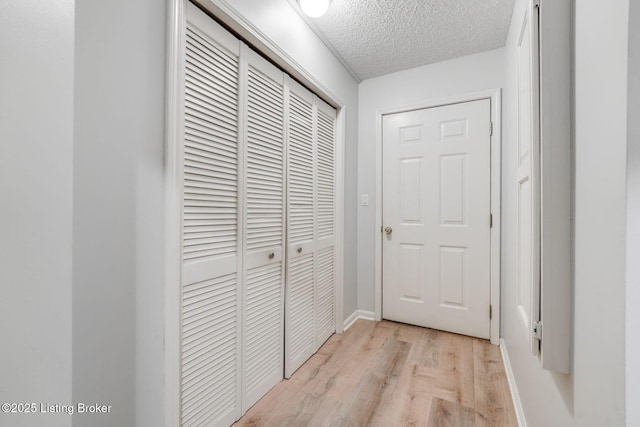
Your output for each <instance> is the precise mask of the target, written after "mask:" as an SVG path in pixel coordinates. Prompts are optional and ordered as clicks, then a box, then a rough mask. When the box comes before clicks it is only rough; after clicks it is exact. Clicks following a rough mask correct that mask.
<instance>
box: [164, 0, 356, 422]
mask: <svg viewBox="0 0 640 427" xmlns="http://www.w3.org/2000/svg"><path fill="white" fill-rule="evenodd" d="M185 1H186V0H169V1H168V2H167V47H166V52H167V57H166V77H167V78H166V82H165V87H166V94H167V95H166V98H165V102H166V105H165V111H166V118H165V130H166V134H165V163H164V164H165V169H164V179H165V188H164V195H165V205H164V206H165V212H164V215H165V221H164V222H165V226H164V232H165V244H164V254H165V269H164V275H165V277H164V290H165V292H164V298H165V300H164V308H165V313H164V326H165V328H164V358H165V360H164V373H165V378H164V402H165V407H164V412H165V417H164V418H165V426H167V427H169V426H176V425H179V424H180V402H179V398H180V283H181V276H182V261H181V238H182V234H181V229H180V227H181V223H182V212H181V208H182V189H181V188H178V186H177V182H178V180H179V179H181V177H182V168H181V166H180V162H181V152H180V149H181V147H182V144H183V141H182V139H183V136H182V126H181V125H180V124H179V123H178V120H181V118H182V116H183V109H182V107H181V106H180V105H181V102H182V101H181V100H182V98H183V96H184V83H183V81H184V70H183V69H182V68H181V64H182V59H183V58H184V55H185V52H184V50H185V49H184V40H183V38H184V37H183V36H182V34H183V33H184V31H185V24H186V11H185V7H184V5H185ZM194 2H195V3H198V4H199V5H200V6H202V7H203V8H204V9H206V10H207V11H209V12H210V13H211V14H213V15H215V16H216V17H217V18H218V19H219V20H220V21H221V22H223V23H224V24H225V25H226V26H228V27H229V28H231V29H232V30H233V31H235V32H236V33H237V34H239V35H240V36H241V37H243V38H244V39H245V40H247V41H248V42H249V43H250V44H251V45H253V46H254V47H255V48H256V49H258V50H259V51H260V52H261V53H263V54H264V55H265V56H267V57H268V58H269V59H270V60H271V61H272V62H274V63H275V64H277V65H278V66H279V67H280V68H282V69H283V70H284V71H285V72H287V73H289V74H290V75H291V76H293V77H295V78H296V79H298V81H300V82H302V83H303V84H304V85H306V86H307V88H309V89H310V90H311V91H312V92H314V93H316V94H317V95H319V96H320V97H322V98H323V99H324V100H325V101H326V102H327V103H329V104H330V105H331V106H333V107H334V108H336V225H335V227H336V229H335V233H336V255H335V266H336V271H335V278H334V279H335V281H334V283H335V321H336V333H342V332H343V330H344V313H343V311H344V309H343V305H344V175H345V162H344V158H345V152H346V143H345V139H346V126H347V122H346V114H347V111H346V106H345V103H344V102H343V101H341V100H340V99H339V98H338V97H337V96H335V95H334V94H333V93H332V92H331V91H330V90H329V89H328V88H327V87H326V86H324V85H323V84H322V83H321V82H320V81H319V80H318V79H316V77H314V76H313V75H312V74H311V73H309V72H308V71H307V70H305V69H304V68H303V67H302V66H301V65H300V64H298V63H297V62H296V61H295V60H294V59H293V58H292V57H290V56H289V55H288V54H287V53H286V52H285V51H284V50H282V49H281V48H280V47H279V46H278V45H277V44H276V43H275V42H273V41H272V40H271V39H269V38H268V37H267V36H266V35H264V34H263V33H262V32H261V31H260V30H259V29H258V28H256V27H255V26H254V25H253V24H252V23H251V22H249V21H248V20H247V19H246V18H245V17H244V16H242V15H241V14H239V13H238V12H237V11H236V10H235V9H234V8H233V7H231V6H230V5H229V4H228V2H227V1H225V0H194ZM354 114H355V112H354ZM285 241H286V240H285Z"/></svg>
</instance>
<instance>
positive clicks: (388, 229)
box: [384, 227, 393, 234]
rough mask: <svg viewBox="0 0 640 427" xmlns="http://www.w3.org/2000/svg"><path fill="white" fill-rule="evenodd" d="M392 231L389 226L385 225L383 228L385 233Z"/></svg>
mask: <svg viewBox="0 0 640 427" xmlns="http://www.w3.org/2000/svg"><path fill="white" fill-rule="evenodd" d="M392 231H393V230H392V229H391V227H385V228H384V232H385V233H387V234H391V232H392Z"/></svg>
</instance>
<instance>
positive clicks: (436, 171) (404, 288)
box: [383, 99, 491, 338]
mask: <svg viewBox="0 0 640 427" xmlns="http://www.w3.org/2000/svg"><path fill="white" fill-rule="evenodd" d="M490 134H491V129H490V101H489V100H488V99H487V100H479V101H473V102H466V103H460V104H452V105H446V106H442V107H435V108H428V109H422V110H415V111H409V112H404V113H397V114H390V115H386V116H384V118H383V183H384V184H383V224H384V227H385V228H386V227H388V229H387V230H386V232H384V233H383V317H384V318H385V319H389V320H395V321H399V322H404V323H410V324H415V325H420V326H425V327H430V328H435V329H441V330H446V331H451V332H456V333H461V334H465V335H471V336H476V337H480V338H489V334H490V322H489V320H490V319H489V309H490V308H489V305H490V276H489V274H490V258H489V256H490V222H489V221H490Z"/></svg>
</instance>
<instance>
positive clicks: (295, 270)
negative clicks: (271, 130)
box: [285, 79, 316, 377]
mask: <svg viewBox="0 0 640 427" xmlns="http://www.w3.org/2000/svg"><path fill="white" fill-rule="evenodd" d="M287 86H288V88H289V97H288V101H289V105H288V111H287V112H288V115H287V122H288V131H287V141H288V144H287V147H288V149H287V152H288V162H287V163H288V179H287V187H288V251H287V293H286V326H285V336H286V340H287V342H286V347H285V376H287V377H290V376H291V375H292V374H293V372H295V370H296V369H298V368H299V367H300V365H302V364H303V363H304V362H305V360H307V359H308V358H309V357H310V356H311V355H312V354H313V353H315V351H316V347H315V345H316V338H315V330H316V326H315V323H316V321H315V306H316V291H315V283H316V271H315V262H316V242H315V235H316V208H315V206H316V203H315V200H316V188H315V180H314V175H315V172H316V169H315V167H316V162H315V156H316V152H315V147H314V138H315V135H314V133H315V132H314V121H315V119H314V106H313V94H312V93H311V92H309V91H308V90H307V89H305V88H304V87H302V86H301V85H299V84H297V83H296V82H294V81H293V80H291V79H287Z"/></svg>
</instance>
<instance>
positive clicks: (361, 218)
mask: <svg viewBox="0 0 640 427" xmlns="http://www.w3.org/2000/svg"><path fill="white" fill-rule="evenodd" d="M504 74H505V64H504V49H496V50H492V51H488V52H483V53H479V54H475V55H469V56H465V57H461V58H457V59H452V60H450V61H445V62H440V63H436V64H431V65H426V66H423V67H417V68H413V69H410V70H406V71H400V72H397V73H393V74H388V75H386V76H381V77H376V78H373V79H369V80H365V81H363V82H362V83H361V84H360V111H359V124H358V126H359V132H358V196H359V195H361V194H368V195H369V206H358V308H360V309H361V310H367V311H374V297H375V295H374V273H375V254H374V251H375V233H376V232H379V230H376V229H375V220H376V203H377V201H376V182H377V179H376V111H377V110H379V109H387V108H395V107H406V106H411V105H416V104H419V103H421V102H425V101H428V100H434V99H439V98H446V97H450V96H455V95H463V94H468V93H472V92H478V91H482V90H486V89H497V88H501V87H503V86H504Z"/></svg>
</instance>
